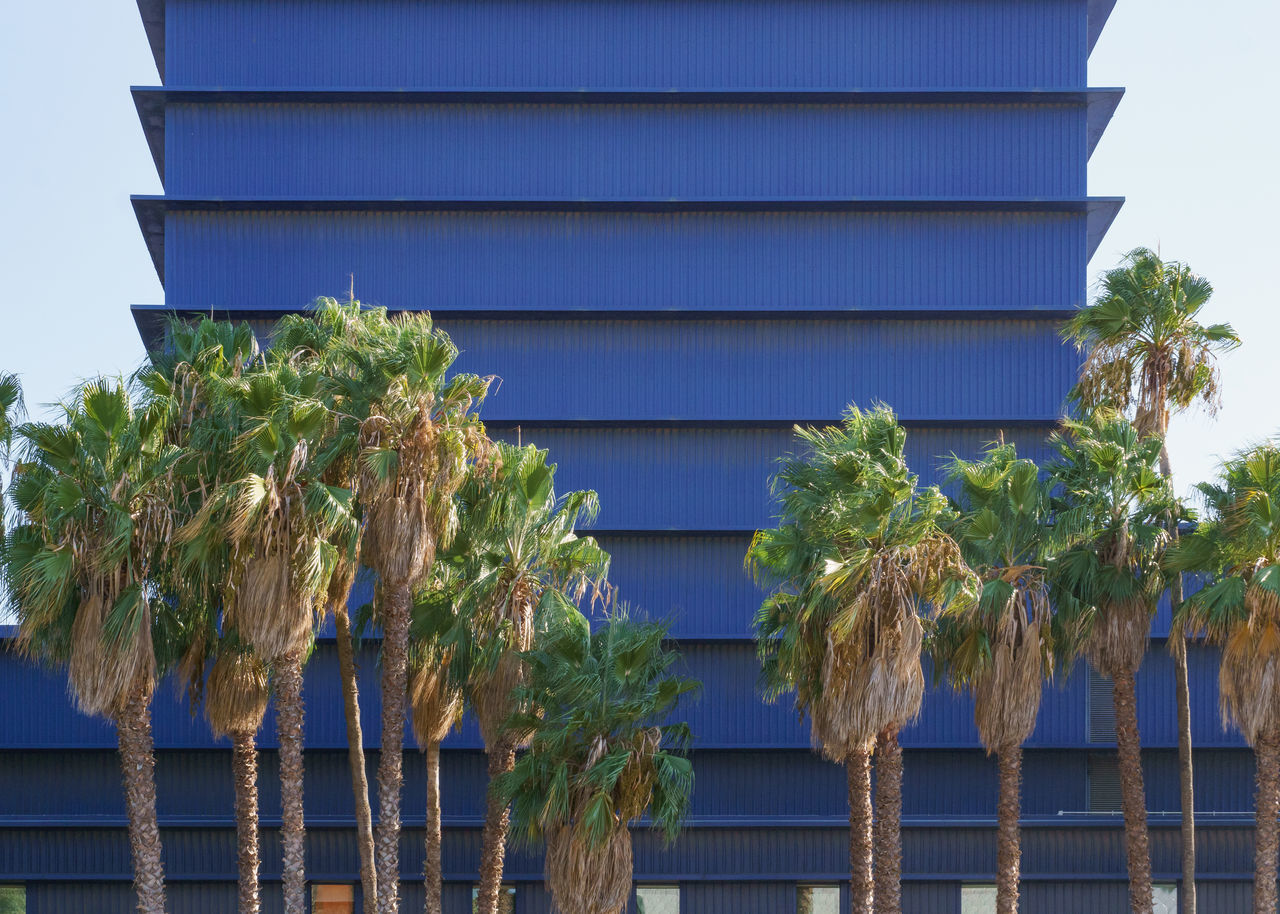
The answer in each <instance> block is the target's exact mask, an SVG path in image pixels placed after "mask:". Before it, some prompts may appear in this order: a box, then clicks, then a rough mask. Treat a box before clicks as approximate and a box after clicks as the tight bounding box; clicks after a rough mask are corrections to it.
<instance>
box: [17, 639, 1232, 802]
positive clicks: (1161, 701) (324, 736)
mask: <svg viewBox="0 0 1280 914" xmlns="http://www.w3.org/2000/svg"><path fill="white" fill-rule="evenodd" d="M1203 651H1204V649H1196V650H1194V651H1193V652H1192V654H1191V655H1190V657H1191V659H1190V661H1189V666H1190V669H1191V689H1192V694H1193V695H1198V694H1200V693H1209V692H1211V688H1210V684H1209V683H1207V682H1205V678H1206V677H1205V676H1204V673H1205V672H1206V671H1208V670H1210V668H1211V664H1212V655H1211V654H1208V653H1207V652H1204V653H1203V654H1202V653H1201V652H1203ZM682 652H683V654H684V665H685V668H686V669H687V672H688V674H689V675H690V676H692V677H694V678H696V679H699V680H701V682H702V684H703V692H702V695H701V697H700V699H698V700H696V701H693V700H691V701H687V702H685V703H684V704H682V706H681V709H680V715H681V716H682V717H684V718H686V719H687V720H688V721H689V722H690V724H691V726H692V728H693V731H694V733H695V734H696V738H697V745H698V746H701V747H705V748H710V747H737V748H748V747H750V748H770V747H775V748H782V747H791V748H804V747H807V746H808V745H809V735H808V725H807V723H806V722H803V721H801V720H799V719H798V718H797V716H796V713H795V711H794V709H793V705H792V702H791V700H790V699H789V698H784V699H782V700H780V701H778V702H777V703H776V704H765V703H764V702H762V701H761V697H760V694H759V690H758V685H757V684H758V679H759V666H758V663H757V661H756V657H755V646H754V644H752V643H751V642H750V641H746V640H739V641H725V642H697V641H687V642H684V643H683V644H682ZM361 661H362V664H361V668H362V669H363V670H365V671H366V672H365V675H364V676H363V677H362V680H361V697H362V705H363V707H362V722H363V729H364V737H365V741H366V745H367V746H369V747H375V746H377V745H378V744H379V741H380V739H381V735H380V734H381V731H380V728H379V721H378V713H377V709H378V707H379V698H380V696H379V691H378V682H377V677H376V675H370V674H369V672H368V671H371V670H374V669H376V667H375V664H374V657H373V654H372V648H371V647H366V651H365V653H364V654H363V655H362V657H361ZM1171 681H1172V675H1171V671H1170V668H1169V666H1168V655H1167V653H1165V652H1164V650H1163V649H1162V648H1160V647H1156V648H1154V649H1153V650H1152V651H1150V652H1149V654H1148V656H1147V660H1146V662H1145V663H1144V664H1143V668H1142V670H1141V671H1140V672H1139V675H1138V709H1139V726H1140V728H1141V730H1142V736H1143V744H1144V745H1145V746H1148V747H1151V748H1159V747H1172V746H1175V745H1176V733H1175V731H1174V729H1173V726H1172V722H1171V721H1169V720H1168V719H1169V718H1171V717H1172V711H1171V709H1172V704H1171V699H1170V697H1169V696H1168V695H1167V694H1166V693H1167V690H1169V689H1171V688H1172V685H1171ZM0 684H4V685H5V686H6V687H7V690H6V691H5V694H7V695H13V696H18V697H20V698H21V699H22V700H15V701H13V702H9V703H6V704H4V705H0V733H3V734H4V736H5V740H4V742H5V745H6V746H7V747H9V748H13V749H54V748H80V749H89V748H96V749H111V748H114V746H115V733H114V730H113V728H112V727H111V726H110V725H109V724H107V723H105V722H103V721H101V720H98V719H91V718H88V717H86V716H84V715H82V714H80V713H79V712H77V711H75V710H74V708H73V707H72V705H71V702H70V700H69V699H68V697H67V695H66V688H65V676H64V675H63V674H62V673H58V672H42V671H39V670H36V669H34V668H32V667H31V666H29V665H28V664H26V663H25V662H23V661H21V660H19V659H18V658H15V657H12V656H4V657H0ZM1084 692H1085V676H1084V671H1083V669H1077V671H1076V672H1075V673H1074V674H1073V675H1071V676H1069V677H1067V678H1066V680H1065V682H1062V683H1061V684H1050V685H1046V686H1045V689H1044V694H1043V697H1042V706H1041V714H1040V719H1039V721H1038V723H1037V727H1036V730H1035V732H1034V733H1033V734H1032V736H1031V739H1030V740H1029V741H1028V746H1029V747H1032V748H1035V747H1066V746H1081V747H1083V746H1093V747H1095V748H1097V749H1098V750H1099V751H1106V750H1107V748H1108V747H1107V745H1106V744H1091V743H1088V742H1087V741H1086V739H1085V735H1086V733H1085V731H1086V727H1085V723H1086V714H1085V701H1084ZM340 697H341V696H340V694H339V692H338V677H337V658H336V651H335V650H334V648H333V646H332V645H331V644H321V645H320V646H319V647H318V648H317V650H316V653H315V655H314V656H313V658H312V660H311V662H310V663H309V664H308V667H307V672H306V687H305V693H304V698H305V700H306V703H307V720H306V735H307V745H308V746H309V747H311V748H316V749H321V748H328V749H340V748H342V747H343V746H345V745H346V723H345V720H344V719H343V716H342V702H341V700H340ZM1198 709H1199V705H1197V706H1196V710H1198ZM153 717H154V724H153V728H154V733H155V742H156V745H157V747H159V748H165V749H168V748H215V747H221V748H222V749H223V751H225V747H226V745H227V743H226V742H225V741H215V740H214V739H213V738H212V736H211V735H210V734H209V730H208V726H207V725H206V724H205V722H204V721H203V720H202V719H201V718H200V717H198V716H197V717H192V716H191V715H190V714H189V713H188V710H187V707H186V705H185V702H183V701H181V700H179V699H178V697H177V696H176V695H175V693H174V691H173V689H172V684H170V683H166V684H165V685H164V686H163V687H162V688H160V689H158V690H157V693H156V698H155V700H154V702H153ZM1197 723H1198V724H1200V725H1201V726H1204V725H1205V724H1208V723H1210V721H1209V720H1206V719H1204V718H1203V717H1202V718H1201V719H1200V720H1199V721H1197ZM274 726H275V723H274V717H273V715H272V712H270V711H269V712H268V717H267V720H266V723H265V725H264V728H263V731H262V733H261V734H260V736H259V744H260V745H261V746H263V747H265V748H274V746H275V737H274ZM1205 729H1208V728H1207V727H1205ZM406 735H407V738H408V740H409V741H408V745H410V746H413V745H414V743H413V741H412V737H411V735H409V734H406ZM902 742H903V745H904V746H906V747H908V748H923V747H948V748H977V747H978V741H977V734H976V732H975V730H974V726H973V708H972V702H971V700H970V699H969V698H968V697H967V696H964V695H958V694H955V693H954V692H952V691H951V690H950V689H949V688H948V687H946V686H942V687H939V688H936V689H930V691H929V692H928V693H927V695H926V700H925V703H924V708H923V710H922V712H921V715H920V718H919V719H918V720H917V721H916V722H915V723H914V724H912V725H911V726H910V727H908V728H907V729H905V730H904V731H903V734H902ZM445 745H446V746H447V747H451V748H479V747H480V741H479V734H478V733H477V731H476V728H475V725H474V723H473V722H472V721H470V720H469V719H468V720H467V721H466V722H465V724H464V726H463V728H462V730H461V731H460V732H458V733H457V734H455V735H453V736H451V737H450V738H449V739H448V740H447V741H446V743H445ZM1196 745H1197V746H1200V747H1202V748H1205V749H1209V748H1216V747H1222V748H1229V747H1238V746H1242V743H1241V740H1240V737H1239V735H1238V734H1237V733H1235V732H1234V731H1231V732H1228V733H1222V732H1220V731H1219V732H1218V733H1217V734H1216V735H1211V734H1208V733H1206V734H1204V735H1203V738H1202V739H1199V740H1198V741H1197V743H1196ZM179 783H180V782H179ZM175 789H180V788H178V787H175Z"/></svg>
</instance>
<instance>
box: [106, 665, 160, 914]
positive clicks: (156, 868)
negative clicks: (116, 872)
mask: <svg viewBox="0 0 1280 914" xmlns="http://www.w3.org/2000/svg"><path fill="white" fill-rule="evenodd" d="M116 739H117V740H118V742H119V747H120V768H121V771H122V773H123V775H124V803H125V808H126V810H127V811H128V814H129V849H130V851H131V852H132V853H133V890H134V892H136V893H137V896H138V912H139V914H164V863H163V861H162V860H161V856H160V826H159V823H158V822H157V821H156V756H155V746H154V744H153V742H152V739H151V689H150V687H149V686H148V685H145V684H139V685H138V686H136V687H135V688H134V690H133V693H132V694H131V695H130V696H129V698H128V700H127V701H126V702H125V706H124V708H123V709H122V710H121V712H120V716H119V719H118V720H117V721H116Z"/></svg>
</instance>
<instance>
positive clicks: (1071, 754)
mask: <svg viewBox="0 0 1280 914" xmlns="http://www.w3.org/2000/svg"><path fill="white" fill-rule="evenodd" d="M1091 751H1098V750H1087V749H1060V748H1059V749H1036V748H1030V749H1027V750H1026V751H1025V753H1024V758H1023V801H1022V814H1023V816H1024V817H1025V818H1028V819H1037V820H1040V819H1045V818H1051V817H1056V816H1060V815H1066V816H1076V817H1079V816H1081V815H1083V814H1085V811H1086V809H1087V806H1088V801H1087V788H1088V774H1087V766H1088V758H1089V755H1090V752H1091ZM1104 751H1105V750H1104ZM369 755H370V765H371V767H373V766H376V764H377V753H376V752H370V754H369ZM693 761H694V767H695V769H696V771H697V783H696V787H695V790H694V795H693V804H692V810H691V819H690V824H691V827H700V826H706V825H725V824H733V823H742V824H752V825H759V824H761V823H774V824H777V825H778V826H794V825H795V824H796V823H807V824H817V823H819V822H821V823H822V824H830V825H834V826H838V825H840V824H841V823H842V822H844V821H845V819H846V817H847V816H848V805H847V802H846V783H845V770H844V768H843V766H840V765H837V764H834V763H832V762H829V761H826V760H825V759H823V758H822V757H821V756H820V755H819V754H817V753H816V752H814V751H812V750H811V749H809V748H808V747H807V746H801V747H792V748H789V749H783V748H770V749H753V750H747V749H727V750H716V749H697V750H695V752H694V756H693ZM1143 761H1144V774H1145V778H1146V786H1147V808H1148V810H1150V812H1151V814H1152V816H1153V818H1156V817H1161V816H1166V815H1167V814H1169V813H1172V812H1175V811H1176V809H1177V806H1178V770H1177V752H1176V750H1175V749H1173V748H1168V749H1157V750H1147V751H1146V752H1145V753H1144V758H1143ZM0 762H2V764H0V787H3V788H4V789H5V791H6V792H5V793H4V794H3V795H0V796H2V799H0V825H3V824H5V823H7V824H8V825H9V826H10V827H16V826H18V825H22V826H27V825H31V824H33V823H39V822H41V821H42V820H43V821H44V822H45V823H46V824H52V823H57V824H58V825H62V826H76V825H80V826H89V825H94V826H103V827H123V826H124V823H125V809H124V799H123V793H122V791H121V785H120V773H119V759H118V757H117V755H116V753H115V752H114V751H111V750H107V749H98V750H78V751H65V752H50V751H47V750H29V751H20V750H6V751H5V752H4V753H3V754H2V755H0ZM348 764H349V763H348V759H347V756H346V751H345V749H340V748H330V749H316V748H308V750H307V759H306V767H307V771H306V790H305V798H306V815H307V821H308V822H309V823H311V824H312V825H313V826H315V827H318V828H328V827H332V826H334V825H336V824H341V823H348V822H350V821H351V820H352V817H353V816H354V811H353V804H352V798H351V789H350V769H349V768H348ZM259 767H260V774H259V784H258V789H259V797H260V800H259V802H260V815H261V822H262V824H263V826H264V827H276V826H278V825H279V823H280V793H279V780H278V777H277V763H276V756H275V752H274V751H273V750H270V749H263V750H261V754H260V756H259ZM904 767H905V781H904V785H905V786H904V791H903V810H902V811H903V815H904V816H906V817H907V819H908V820H910V821H911V822H913V823H919V822H922V821H930V822H932V821H937V820H948V819H950V820H955V821H957V822H960V821H962V820H977V821H979V822H981V823H983V824H986V823H990V822H994V820H995V815H996V763H995V760H994V758H992V757H989V756H987V755H986V753H985V752H984V751H982V750H980V749H977V748H967V749H945V750H941V749H915V748H909V749H908V750H907V752H906V762H905V766H904ZM784 772H785V777H781V776H780V775H781V774H782V773H784ZM440 777H441V783H442V784H444V785H445V786H446V790H445V792H444V796H443V810H444V821H445V825H446V827H448V828H451V829H452V828H457V827H470V826H476V825H479V823H480V822H481V820H482V817H483V815H484V797H485V788H486V783H487V773H486V768H485V757H484V754H483V753H482V752H480V751H478V750H475V749H462V750H458V749H448V750H446V751H445V752H443V754H442V759H441V776H440ZM156 779H157V810H158V813H159V817H160V822H161V824H162V825H165V826H166V827H169V826H190V825H193V824H197V823H198V824H201V825H207V826H209V827H230V826H232V825H233V824H234V820H233V818H232V773H231V761H230V759H229V758H228V754H227V753H226V752H225V751H223V750H207V749H206V750H192V749H167V750H161V751H160V752H159V753H158V757H157V762H156ZM957 783H963V784H964V785H965V789H964V790H956V789H955V785H956V784H957ZM1196 786H1197V791H1198V795H1197V803H1198V808H1199V809H1200V810H1201V811H1204V812H1213V813H1216V814H1217V815H1219V816H1222V815H1228V816H1232V817H1234V818H1236V819H1248V818H1249V817H1250V816H1252V814H1253V791H1254V764H1253V753H1252V752H1250V751H1248V750H1246V749H1232V750H1224V749H1219V750H1197V752H1196ZM402 810H403V812H402V819H403V822H404V823H405V825H406V826H412V827H415V828H417V827H422V825H423V822H424V816H425V810H426V771H425V763H424V760H423V757H422V755H421V754H420V753H418V752H414V751H412V750H410V751H408V752H406V753H405V786H404V793H403V799H402ZM1093 818H1094V819H1097V816H1096V815H1094V816H1093ZM1159 821H1165V820H1164V819H1159Z"/></svg>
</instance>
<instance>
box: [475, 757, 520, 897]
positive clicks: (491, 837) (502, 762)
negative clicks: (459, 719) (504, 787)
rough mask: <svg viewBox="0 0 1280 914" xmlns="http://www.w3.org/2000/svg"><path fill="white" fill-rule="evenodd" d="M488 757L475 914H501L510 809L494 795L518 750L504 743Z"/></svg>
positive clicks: (512, 764)
mask: <svg viewBox="0 0 1280 914" xmlns="http://www.w3.org/2000/svg"><path fill="white" fill-rule="evenodd" d="M487 751H488V753H489V791H488V798H487V800H486V808H485V815H484V834H483V837H482V838H481V841H480V889H479V891H478V893H477V898H476V914H498V893H499V891H501V889H502V861H503V857H504V856H505V854H506V845H507V825H508V824H509V823H510V821H511V810H510V808H509V807H508V806H507V805H506V804H505V803H503V802H502V801H501V800H500V799H498V798H497V797H496V796H495V795H494V793H493V782H494V779H496V778H497V777H498V775H500V774H506V773H507V772H508V771H510V770H511V769H512V768H514V767H515V764H516V750H515V747H514V746H511V745H510V744H508V743H507V742H506V741H505V740H504V741H503V742H502V743H500V744H499V745H497V746H494V747H492V748H491V749H489V750H487Z"/></svg>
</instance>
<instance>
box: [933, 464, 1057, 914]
mask: <svg viewBox="0 0 1280 914" xmlns="http://www.w3.org/2000/svg"><path fill="white" fill-rule="evenodd" d="M949 475H950V477H951V479H952V481H953V482H958V483H959V484H960V491H959V498H958V513H957V516H956V517H955V518H954V520H953V521H952V523H951V525H950V530H951V535H952V536H953V537H954V538H955V540H956V542H957V543H959V545H960V551H961V553H962V555H963V556H964V559H965V562H966V564H968V566H969V568H971V569H972V570H973V571H974V573H975V574H974V577H972V578H963V579H959V580H957V582H956V583H955V585H953V587H954V589H953V590H952V592H951V594H950V597H949V599H948V601H947V604H946V607H945V609H944V610H943V612H942V613H941V614H940V616H939V618H938V625H937V627H936V629H935V630H934V632H933V636H932V644H931V651H932V654H933V656H934V658H935V661H936V665H935V671H936V672H937V673H942V672H945V673H946V674H947V675H948V676H949V677H950V679H951V682H952V684H953V685H955V686H956V687H957V688H967V689H968V690H969V691H970V692H971V693H972V695H973V698H974V720H975V722H976V723H977V727H978V736H979V738H980V739H981V740H982V744H983V746H985V747H986V750H987V754H988V755H990V754H992V753H995V755H996V757H997V760H998V765H999V773H1000V793H999V802H998V805H997V811H998V820H999V823H998V828H997V831H996V836H997V850H996V911H997V912H998V914H1016V912H1017V910H1018V881H1019V878H1020V874H1021V850H1020V847H1019V845H1020V840H1019V827H1018V822H1019V819H1020V818H1021V815H1022V744H1023V743H1024V742H1025V741H1026V740H1027V738H1028V737H1029V736H1030V735H1031V732H1032V731H1033V730H1034V729H1035V725H1036V717H1037V715H1038V714H1039V711H1040V694H1041V691H1042V687H1043V684H1044V681H1045V679H1047V678H1049V677H1051V676H1052V674H1053V637H1052V627H1051V625H1052V615H1051V612H1050V608H1049V598H1048V589H1049V588H1048V581H1047V579H1046V577H1045V568H1044V561H1043V559H1044V545H1045V540H1046V527H1047V525H1048V523H1049V519H1050V515H1049V507H1050V500H1049V486H1048V484H1047V483H1046V482H1045V481H1044V480H1042V479H1041V477H1040V470H1039V468H1038V467H1037V466H1036V465H1035V463H1034V462H1033V461H1031V460H1027V459H1021V460H1020V459H1018V453H1017V449H1016V448H1015V446H1014V445H1012V444H1003V443H999V444H993V445H991V446H990V447H988V448H987V449H986V451H985V452H984V453H983V454H982V456H981V457H980V458H979V459H977V460H973V461H967V460H960V459H956V460H953V461H952V463H951V465H950V467H949Z"/></svg>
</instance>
